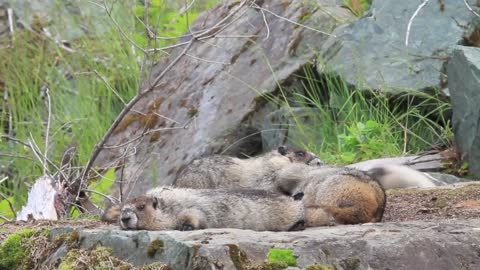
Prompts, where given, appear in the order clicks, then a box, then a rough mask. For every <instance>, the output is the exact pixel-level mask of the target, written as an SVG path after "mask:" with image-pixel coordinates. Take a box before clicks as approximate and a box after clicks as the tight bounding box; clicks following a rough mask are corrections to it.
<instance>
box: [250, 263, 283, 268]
mask: <svg viewBox="0 0 480 270" xmlns="http://www.w3.org/2000/svg"><path fill="white" fill-rule="evenodd" d="M287 267H288V265H287V264H286V263H285V262H264V263H263V264H261V265H259V266H257V267H250V268H248V269H249V270H283V269H285V268H287Z"/></svg>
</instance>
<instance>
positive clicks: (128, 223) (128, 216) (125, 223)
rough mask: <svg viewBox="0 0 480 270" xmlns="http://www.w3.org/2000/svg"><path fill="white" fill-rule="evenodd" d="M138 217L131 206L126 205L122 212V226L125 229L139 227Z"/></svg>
mask: <svg viewBox="0 0 480 270" xmlns="http://www.w3.org/2000/svg"><path fill="white" fill-rule="evenodd" d="M137 223H138V218H137V215H136V214H135V212H134V211H133V210H132V209H131V208H129V207H124V208H123V209H122V212H121V214H120V227H122V229H124V230H132V229H137Z"/></svg>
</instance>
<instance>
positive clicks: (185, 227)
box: [180, 223, 195, 231]
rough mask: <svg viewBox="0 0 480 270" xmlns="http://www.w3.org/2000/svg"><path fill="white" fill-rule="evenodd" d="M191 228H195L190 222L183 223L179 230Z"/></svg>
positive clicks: (191, 229)
mask: <svg viewBox="0 0 480 270" xmlns="http://www.w3.org/2000/svg"><path fill="white" fill-rule="evenodd" d="M193 230H195V228H194V227H193V225H192V224H190V223H183V224H182V227H181V228H180V231H193Z"/></svg>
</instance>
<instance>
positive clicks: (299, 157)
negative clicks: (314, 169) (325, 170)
mask: <svg viewBox="0 0 480 270" xmlns="http://www.w3.org/2000/svg"><path fill="white" fill-rule="evenodd" d="M277 151H278V153H279V154H280V155H282V156H285V157H288V159H290V161H291V162H295V163H296V162H298V163H305V164H307V165H309V166H323V165H325V163H324V162H323V161H321V160H320V159H319V158H318V157H317V156H316V155H315V154H314V153H312V152H309V151H306V150H303V149H300V148H295V147H287V146H284V145H282V146H280V147H278V149H277Z"/></svg>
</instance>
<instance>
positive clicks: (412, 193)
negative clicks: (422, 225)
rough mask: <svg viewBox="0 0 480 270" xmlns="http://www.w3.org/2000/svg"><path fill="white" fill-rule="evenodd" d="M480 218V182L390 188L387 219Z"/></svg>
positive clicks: (390, 220)
mask: <svg viewBox="0 0 480 270" xmlns="http://www.w3.org/2000/svg"><path fill="white" fill-rule="evenodd" d="M454 218H455V219H469V218H480V184H466V185H461V186H458V187H453V188H452V187H448V188H447V187H445V188H434V189H433V188H432V189H413V188H412V189H394V190H388V191H387V207H386V209H385V214H384V216H383V221H385V222H387V221H388V222H392V221H393V222H395V221H407V220H430V221H431V220H445V219H454Z"/></svg>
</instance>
